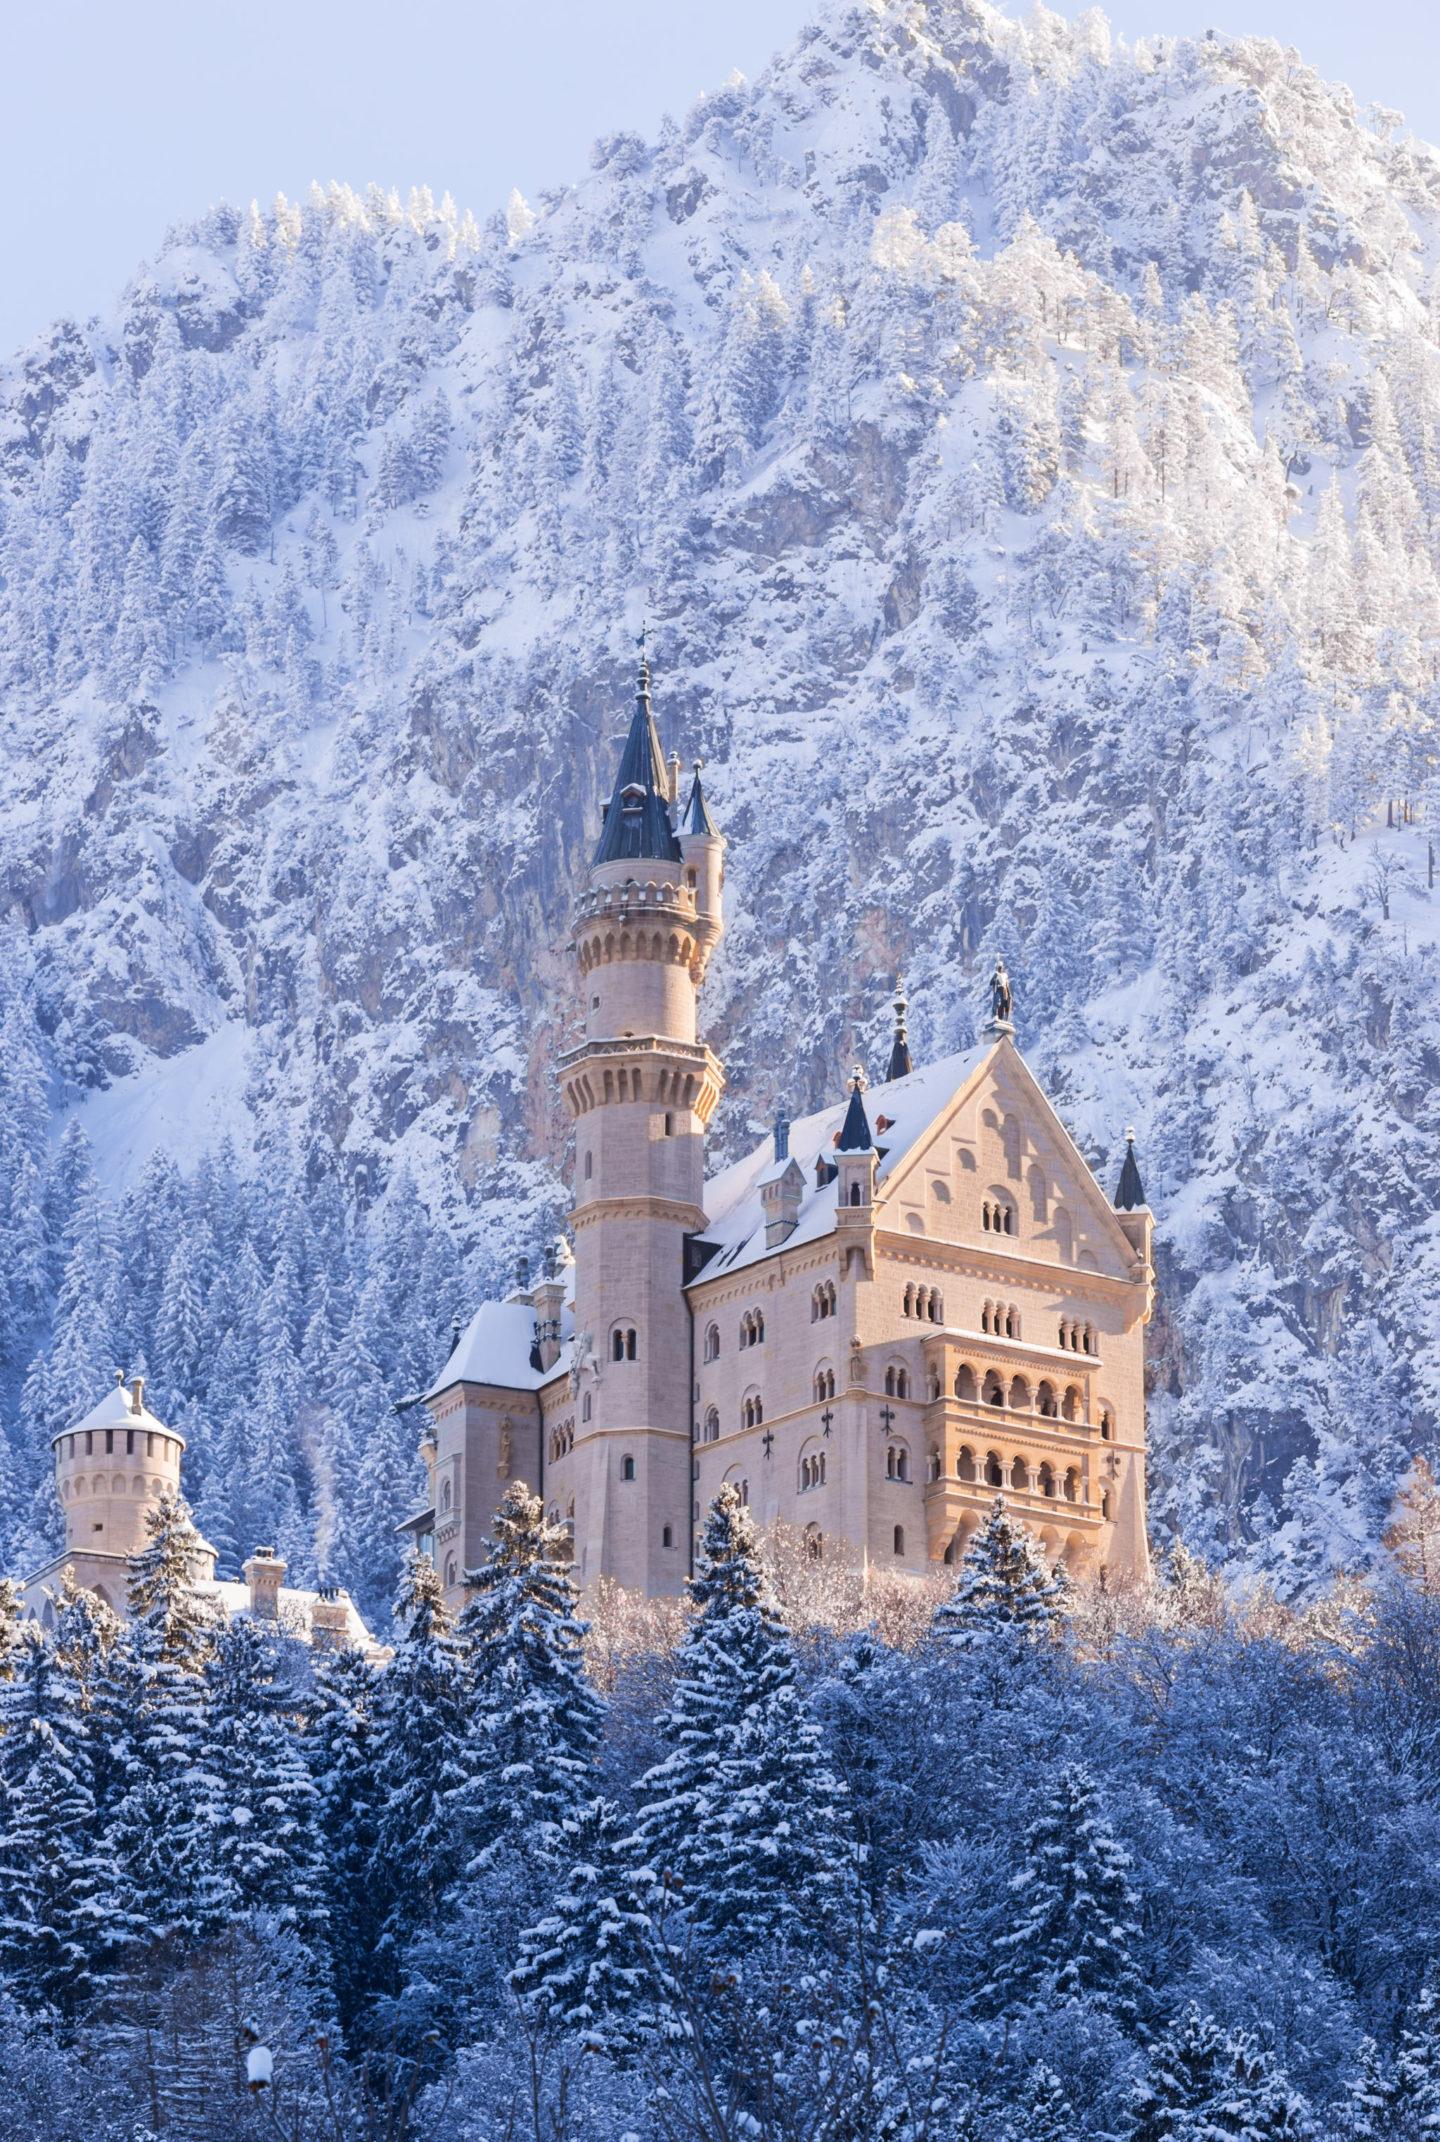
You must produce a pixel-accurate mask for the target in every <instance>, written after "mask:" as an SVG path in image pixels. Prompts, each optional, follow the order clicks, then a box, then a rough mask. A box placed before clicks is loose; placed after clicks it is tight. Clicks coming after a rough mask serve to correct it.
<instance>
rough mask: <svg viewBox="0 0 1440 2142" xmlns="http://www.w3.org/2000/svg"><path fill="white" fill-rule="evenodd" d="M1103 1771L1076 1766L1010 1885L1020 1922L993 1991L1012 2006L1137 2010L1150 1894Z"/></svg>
mask: <svg viewBox="0 0 1440 2142" xmlns="http://www.w3.org/2000/svg"><path fill="white" fill-rule="evenodd" d="M1129 1867H1130V1856H1129V1854H1128V1853H1127V1852H1125V1851H1124V1850H1123V1849H1122V1847H1121V1846H1120V1845H1119V1844H1117V1842H1116V1840H1115V1838H1114V1836H1113V1834H1112V1832H1111V1830H1110V1826H1109V1824H1108V1823H1107V1822H1106V1820H1105V1818H1104V1815H1103V1813H1102V1810H1101V1802H1100V1794H1099V1792H1098V1790H1097V1788H1096V1786H1095V1783H1094V1781H1093V1779H1092V1778H1091V1777H1090V1776H1089V1775H1088V1774H1087V1772H1086V1771H1084V1770H1083V1769H1081V1768H1080V1766H1079V1765H1078V1764H1070V1765H1067V1766H1066V1768H1065V1769H1064V1770H1062V1771H1061V1772H1060V1774H1059V1776H1058V1777H1057V1778H1056V1780H1055V1783H1054V1785H1053V1786H1052V1787H1051V1788H1050V1790H1049V1791H1048V1792H1047V1793H1046V1794H1045V1797H1044V1799H1043V1801H1042V1803H1041V1806H1040V1809H1039V1812H1038V1814H1037V1815H1036V1817H1035V1819H1034V1821H1033V1822H1032V1823H1031V1824H1030V1827H1029V1829H1028V1830H1027V1832H1026V1835H1025V1857H1024V1861H1023V1864H1022V1865H1021V1868H1020V1871H1019V1873H1018V1874H1016V1876H1015V1877H1014V1879H1013V1880H1012V1882H1011V1884H1010V1895H1011V1899H1012V1908H1013V1912H1014V1923H1013V1924H1012V1925H1011V1926H1010V1928H1009V1929H1008V1931H1006V1932H1005V1933H1002V1934H1001V1935H999V1936H998V1938H997V1940H996V1944H995V1946H996V1950H997V1952H998V1953H997V1964H996V1970H995V1976H994V1980H993V1982H992V1986H991V1989H990V1991H991V1994H992V1997H993V1998H994V1999H995V2000H996V2001H997V2002H999V2003H1000V2004H1001V2005H1002V2006H1009V2005H1018V2006H1025V2005H1027V2004H1028V2003H1030V2002H1032V2001H1037V2000H1039V2001H1045V2002H1052V2001H1056V2000H1059V2001H1066V2000H1074V1999H1077V1998H1084V1999H1086V2000H1089V2001H1093V2002H1095V2003H1096V2004H1097V2005H1099V2006H1102V2007H1109V2008H1113V2009H1115V2010H1117V2011H1118V2012H1119V2013H1120V2014H1122V2015H1133V2014H1134V2010H1135V1996H1136V1993H1137V1992H1138V1990H1139V1984H1140V1979H1139V1973H1138V1972H1137V1970H1136V1967H1135V1962H1134V1958H1133V1955H1132V1946H1133V1944H1134V1943H1135V1942H1136V1941H1138V1939H1139V1935H1140V1926H1139V1921H1138V1912H1139V1905H1140V1899H1139V1897H1138V1896H1137V1894H1136V1893H1135V1891H1134V1890H1133V1889H1132V1888H1131V1886H1130V1881H1129V1871H1128V1870H1129Z"/></svg>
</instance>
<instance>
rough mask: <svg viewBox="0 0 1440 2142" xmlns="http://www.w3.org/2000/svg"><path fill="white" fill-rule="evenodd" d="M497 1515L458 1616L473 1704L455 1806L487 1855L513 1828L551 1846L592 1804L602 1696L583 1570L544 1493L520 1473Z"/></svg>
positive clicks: (514, 1834) (519, 1837)
mask: <svg viewBox="0 0 1440 2142" xmlns="http://www.w3.org/2000/svg"><path fill="white" fill-rule="evenodd" d="M494 1522H495V1536H494V1539H493V1540H492V1542H491V1545H490V1548H489V1551H488V1553H487V1555H486V1558H485V1561H484V1563H483V1564H482V1565H481V1567H480V1568H479V1569H476V1570H470V1571H467V1572H466V1580H465V1581H466V1583H467V1585H468V1586H469V1588H470V1596H469V1598H468V1599H467V1600H466V1602H465V1606H464V1608H463V1610H462V1612H461V1615H460V1629H459V1635H460V1643H461V1648H462V1651H463V1652H464V1656H465V1670H466V1672H467V1674H468V1676H469V1679H470V1687H471V1692H472V1703H473V1709H472V1712H471V1717H470V1736H469V1741H468V1744H467V1748H466V1757H465V1760H466V1768H467V1770H468V1771H469V1775H468V1777H467V1779H466V1781H465V1783H464V1784H463V1785H462V1786H461V1787H460V1788H459V1790H458V1791H457V1792H456V1794H455V1796H454V1811H455V1815H456V1817H457V1819H458V1820H459V1821H460V1823H461V1824H462V1826H463V1829H464V1832H465V1836H466V1839H467V1842H468V1845H469V1847H470V1849H471V1850H472V1851H474V1852H476V1853H477V1854H479V1855H480V1856H481V1857H482V1860H483V1857H484V1855H485V1854H486V1853H488V1852H490V1851H491V1850H492V1849H493V1848H494V1846H495V1845H496V1844H497V1843H498V1842H499V1841H500V1840H501V1839H505V1838H508V1839H509V1840H510V1841H511V1842H512V1843H514V1844H515V1845H517V1846H519V1847H520V1848H521V1849H522V1850H524V1851H526V1852H538V1853H540V1854H542V1855H544V1856H548V1855H549V1853H550V1851H551V1849H552V1847H554V1848H558V1847H559V1841H560V1827H561V1825H562V1824H563V1823H564V1822H565V1820H566V1818H567V1817H569V1816H571V1815H574V1814H575V1813H576V1812H577V1811H578V1810H579V1809H580V1808H581V1807H582V1806H583V1805H584V1804H585V1803H586V1800H587V1797H588V1794H589V1790H590V1788H591V1784H592V1773H593V1762H594V1754H595V1749H596V1746H597V1744H598V1742H599V1738H600V1726H601V1718H602V1714H603V1706H602V1704H601V1701H600V1698H599V1696H598V1695H597V1694H596V1692H595V1690H594V1689H593V1688H592V1687H591V1686H590V1684H589V1682H588V1681H587V1680H586V1678H585V1661H584V1656H583V1652H582V1644H583V1641H584V1636H585V1624H584V1623H583V1622H581V1621H578V1620H577V1619H576V1614H575V1606H576V1599H577V1590H576V1585H575V1580H574V1578H573V1577H572V1576H571V1574H570V1571H569V1569H568V1568H567V1567H566V1565H565V1564H564V1563H563V1562H561V1561H560V1559H559V1554H558V1549H559V1545H560V1539H561V1535H560V1533H559V1532H558V1531H556V1530H554V1529H553V1528H552V1527H551V1526H549V1525H547V1524H546V1522H545V1505H544V1503H543V1502H542V1501H541V1499H540V1497H539V1496H538V1495H532V1494H531V1492H530V1490H529V1488H528V1487H526V1485H525V1483H524V1482H523V1481H519V1480H515V1481H512V1482H511V1483H510V1485H509V1487H508V1488H507V1489H506V1490H505V1494H504V1497H503V1499H502V1501H501V1503H500V1507H499V1509H498V1510H497V1511H496V1513H495V1521H494Z"/></svg>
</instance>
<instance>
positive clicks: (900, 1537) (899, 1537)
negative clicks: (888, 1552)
mask: <svg viewBox="0 0 1440 2142" xmlns="http://www.w3.org/2000/svg"><path fill="white" fill-rule="evenodd" d="M895 1552H896V1554H904V1552H905V1527H904V1526H903V1525H897V1526H896V1527H895Z"/></svg>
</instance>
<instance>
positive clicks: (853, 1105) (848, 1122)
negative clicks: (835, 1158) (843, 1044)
mask: <svg viewBox="0 0 1440 2142" xmlns="http://www.w3.org/2000/svg"><path fill="white" fill-rule="evenodd" d="M868 1084H869V1081H868V1080H867V1078H866V1076H865V1073H864V1072H863V1071H862V1070H861V1068H860V1066H859V1064H856V1066H855V1070H854V1074H853V1076H852V1077H851V1080H850V1106H849V1107H848V1108H847V1109H846V1111H845V1121H844V1123H843V1124H842V1125H841V1128H840V1143H839V1144H838V1145H837V1146H836V1148H835V1150H836V1152H837V1153H869V1152H873V1151H874V1147H875V1140H874V1138H873V1137H872V1136H871V1134H870V1118H869V1117H868V1116H867V1115H866V1113H865V1088H866V1086H867V1085H868Z"/></svg>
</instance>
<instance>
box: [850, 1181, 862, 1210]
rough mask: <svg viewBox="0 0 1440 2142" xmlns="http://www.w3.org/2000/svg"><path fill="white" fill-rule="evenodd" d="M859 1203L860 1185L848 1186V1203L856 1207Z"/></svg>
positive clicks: (852, 1184)
mask: <svg viewBox="0 0 1440 2142" xmlns="http://www.w3.org/2000/svg"><path fill="white" fill-rule="evenodd" d="M860 1201H861V1200H860V1185H859V1183H851V1185H850V1202H851V1204H852V1205H858V1204H859V1203H860Z"/></svg>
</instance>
